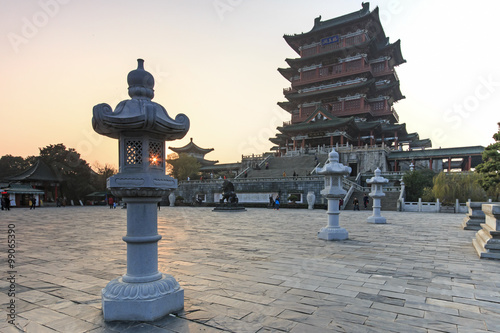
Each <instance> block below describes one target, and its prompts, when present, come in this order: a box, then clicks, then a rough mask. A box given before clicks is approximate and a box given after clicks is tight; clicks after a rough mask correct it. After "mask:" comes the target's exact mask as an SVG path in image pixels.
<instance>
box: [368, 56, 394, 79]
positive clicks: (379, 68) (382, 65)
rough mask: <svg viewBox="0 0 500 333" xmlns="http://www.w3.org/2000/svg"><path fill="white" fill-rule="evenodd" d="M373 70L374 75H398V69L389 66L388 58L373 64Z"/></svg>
mask: <svg viewBox="0 0 500 333" xmlns="http://www.w3.org/2000/svg"><path fill="white" fill-rule="evenodd" d="M371 72H372V74H373V76H374V77H377V76H383V75H388V74H394V75H396V71H395V70H394V68H390V67H389V63H388V61H387V60H386V61H382V62H377V63H374V64H371Z"/></svg>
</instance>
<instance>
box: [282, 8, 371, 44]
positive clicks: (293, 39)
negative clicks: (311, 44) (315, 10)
mask: <svg viewBox="0 0 500 333" xmlns="http://www.w3.org/2000/svg"><path fill="white" fill-rule="evenodd" d="M361 6H362V8H361V9H360V10H358V11H355V12H352V13H349V14H345V15H342V16H338V17H335V18H332V19H329V20H326V21H321V16H319V17H317V18H316V19H314V26H313V28H312V29H311V30H310V31H309V32H306V33H301V34H294V35H284V36H283V38H284V39H285V41H286V42H287V43H288V44H289V45H290V46H291V47H292V48H293V49H294V50H295V51H296V52H297V53H299V47H300V45H299V44H300V40H302V39H303V38H305V37H306V38H307V37H310V36H312V35H314V34H316V33H319V32H323V31H324V30H328V29H332V28H338V27H340V26H342V25H346V24H352V23H355V22H357V21H359V20H361V19H364V18H366V17H369V16H373V17H374V18H376V19H377V20H379V17H378V7H376V8H375V9H374V10H373V11H372V12H370V3H369V2H363V3H362V4H361Z"/></svg>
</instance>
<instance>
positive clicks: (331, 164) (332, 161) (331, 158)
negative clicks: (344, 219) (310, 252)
mask: <svg viewBox="0 0 500 333" xmlns="http://www.w3.org/2000/svg"><path fill="white" fill-rule="evenodd" d="M316 172H317V173H318V174H320V175H325V188H324V189H323V190H321V194H322V195H323V196H324V197H325V198H326V199H327V200H328V211H327V212H326V213H327V214H328V225H327V226H326V227H323V228H321V230H320V231H319V232H318V238H319V239H324V240H344V239H347V237H348V236H349V234H348V232H347V230H346V229H344V228H341V227H340V226H339V214H340V209H339V200H340V198H343V197H344V196H345V195H346V193H347V192H346V191H345V190H344V189H343V188H342V178H343V177H344V176H347V175H348V174H350V173H351V168H350V167H348V166H344V165H343V164H342V163H339V154H338V153H337V152H336V151H335V149H332V151H331V152H330V154H329V155H328V161H327V162H326V163H325V165H324V166H323V167H322V168H317V169H316Z"/></svg>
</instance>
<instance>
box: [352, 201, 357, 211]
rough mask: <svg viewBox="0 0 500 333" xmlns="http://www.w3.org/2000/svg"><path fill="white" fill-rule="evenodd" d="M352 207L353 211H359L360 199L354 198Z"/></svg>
mask: <svg viewBox="0 0 500 333" xmlns="http://www.w3.org/2000/svg"><path fill="white" fill-rule="evenodd" d="M352 205H353V206H354V208H353V210H359V201H358V198H354V200H353V201H352Z"/></svg>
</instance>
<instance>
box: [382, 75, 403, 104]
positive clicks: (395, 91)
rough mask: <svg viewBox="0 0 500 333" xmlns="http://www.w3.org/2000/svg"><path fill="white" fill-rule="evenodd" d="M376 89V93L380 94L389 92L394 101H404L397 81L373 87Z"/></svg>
mask: <svg viewBox="0 0 500 333" xmlns="http://www.w3.org/2000/svg"><path fill="white" fill-rule="evenodd" d="M375 87H376V89H375V90H376V92H377V93H379V92H382V91H384V90H391V92H392V94H391V96H392V98H393V99H394V101H399V100H401V99H405V98H406V96H405V95H403V93H402V92H401V89H400V84H399V81H398V80H395V81H392V82H390V83H387V84H382V85H378V86H377V85H375Z"/></svg>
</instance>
